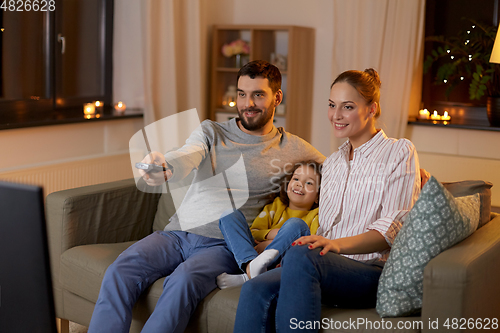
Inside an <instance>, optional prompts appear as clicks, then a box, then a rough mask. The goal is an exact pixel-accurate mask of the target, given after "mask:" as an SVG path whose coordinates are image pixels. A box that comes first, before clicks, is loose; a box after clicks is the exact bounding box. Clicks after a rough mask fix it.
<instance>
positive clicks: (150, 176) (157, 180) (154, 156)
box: [139, 151, 172, 186]
mask: <svg viewBox="0 0 500 333" xmlns="http://www.w3.org/2000/svg"><path fill="white" fill-rule="evenodd" d="M141 163H147V164H156V165H162V166H164V167H165V168H168V166H167V162H166V161H165V156H163V154H162V153H159V152H157V151H153V152H151V153H150V154H148V155H146V157H144V158H143V159H142V161H141ZM139 174H140V175H141V177H142V178H143V179H144V181H145V182H146V184H148V185H149V186H159V185H162V184H163V183H165V182H166V181H167V180H169V179H170V177H172V171H171V170H170V169H169V170H167V171H163V172H154V171H150V172H145V171H144V170H141V169H139Z"/></svg>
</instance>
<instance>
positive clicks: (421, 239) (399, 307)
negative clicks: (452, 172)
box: [377, 177, 480, 317]
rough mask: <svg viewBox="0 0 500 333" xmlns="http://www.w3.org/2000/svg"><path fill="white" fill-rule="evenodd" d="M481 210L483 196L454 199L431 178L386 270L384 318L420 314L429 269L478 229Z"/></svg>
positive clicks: (380, 307)
mask: <svg viewBox="0 0 500 333" xmlns="http://www.w3.org/2000/svg"><path fill="white" fill-rule="evenodd" d="M479 207H480V199H479V194H477V193H476V194H474V195H472V196H466V197H459V198H454V197H453V196H452V195H451V194H450V192H448V191H447V190H446V189H445V188H444V187H443V185H442V184H440V183H439V182H438V181H437V180H436V179H435V178H434V177H431V178H430V179H429V181H428V182H427V183H426V184H425V186H424V188H423V189H422V192H421V193H420V197H419V198H418V200H417V202H416V203H415V206H414V207H413V208H412V210H411V211H410V213H409V216H408V218H407V220H406V222H405V223H404V224H403V227H402V228H401V230H400V231H399V233H398V235H397V236H396V239H395V240H394V244H393V246H392V248H391V253H390V255H389V258H388V259H387V262H386V264H385V267H384V269H383V271H382V275H381V277H380V281H379V286H378V293H377V312H378V313H379V314H380V316H382V317H397V316H404V315H410V314H414V313H417V312H419V311H420V309H421V307H422V297H423V272H424V268H425V266H426V265H427V263H428V262H429V261H430V260H431V259H432V258H434V257H435V256H437V255H438V254H439V253H441V252H442V251H444V250H446V249H448V248H450V247H451V246H453V245H455V244H456V243H458V242H460V241H462V240H463V239H465V238H466V237H468V236H469V235H470V234H472V233H473V232H474V231H475V230H476V228H477V226H478V223H479Z"/></svg>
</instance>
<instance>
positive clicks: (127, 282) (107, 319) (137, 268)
mask: <svg viewBox="0 0 500 333" xmlns="http://www.w3.org/2000/svg"><path fill="white" fill-rule="evenodd" d="M238 271H239V269H238V266H237V265H236V262H235V261H234V258H233V255H232V253H231V252H230V251H229V249H228V248H227V247H226V244H225V242H224V240H222V239H215V238H208V237H203V236H199V235H195V234H191V233H188V232H183V231H170V232H167V231H157V232H155V233H153V234H151V235H149V236H147V237H145V238H143V239H142V240H140V241H138V242H137V243H135V244H133V245H132V246H130V247H129V248H128V249H126V250H125V251H123V253H122V254H120V255H119V256H118V258H116V260H115V261H114V262H113V264H111V265H110V266H109V267H108V269H107V270H106V274H105V275H104V279H103V281H102V285H101V291H100V293H99V298H98V299H97V303H96V305H95V308H94V313H93V315H92V320H91V322H90V326H89V333H93V332H103V333H109V332H123V333H126V332H128V331H129V329H130V323H131V321H132V308H133V306H134V304H135V302H136V301H137V299H138V298H139V296H140V295H141V294H142V292H143V291H144V290H146V289H147V288H148V287H149V286H150V285H151V284H153V282H155V281H156V280H158V279H159V278H161V277H164V276H166V279H165V282H164V284H163V292H162V294H161V296H160V298H159V299H158V302H157V304H156V307H155V309H154V311H153V313H152V314H151V316H150V317H149V319H148V321H147V322H146V324H145V326H144V328H143V330H142V331H143V332H148V333H152V332H162V333H163V332H184V330H185V328H186V326H187V324H188V322H189V318H190V317H191V315H192V313H193V312H194V310H195V309H196V306H197V305H198V303H199V302H200V300H202V299H203V298H204V297H205V296H206V295H208V293H210V292H211V291H212V290H213V289H215V288H216V287H217V284H216V278H217V276H218V275H219V274H221V273H224V272H231V273H237V272H238Z"/></svg>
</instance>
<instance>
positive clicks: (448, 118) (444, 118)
mask: <svg viewBox="0 0 500 333" xmlns="http://www.w3.org/2000/svg"><path fill="white" fill-rule="evenodd" d="M450 119H451V117H450V116H449V115H448V111H445V112H444V115H443V116H441V120H450Z"/></svg>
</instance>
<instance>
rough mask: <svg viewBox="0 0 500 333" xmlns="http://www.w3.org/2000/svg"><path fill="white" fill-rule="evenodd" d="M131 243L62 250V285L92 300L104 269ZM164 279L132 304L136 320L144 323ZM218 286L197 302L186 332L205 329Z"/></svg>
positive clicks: (99, 287) (161, 289)
mask: <svg viewBox="0 0 500 333" xmlns="http://www.w3.org/2000/svg"><path fill="white" fill-rule="evenodd" d="M132 244H134V242H125V243H116V244H92V245H82V246H76V247H73V248H71V249H69V250H67V251H65V252H64V253H63V254H62V256H61V271H60V280H61V281H60V282H61V284H62V286H63V287H64V288H65V289H67V290H68V291H70V292H71V293H73V294H75V295H78V296H80V297H83V298H85V299H86V300H88V301H91V302H93V303H95V302H96V301H97V297H98V296H99V290H100V289H101V283H102V279H103V277H104V273H105V272H106V269H107V268H108V266H109V265H111V263H113V261H114V260H115V259H116V258H117V257H118V255H120V253H122V252H123V251H124V250H126V249H127V248H128V247H129V246H130V245H132ZM164 281H165V278H161V279H159V280H157V281H156V282H155V283H153V284H152V285H151V286H150V287H149V288H148V289H146V291H144V293H143V294H142V295H141V297H140V298H139V300H138V301H137V303H136V305H135V307H134V313H133V317H134V319H135V320H138V321H139V322H141V323H142V324H143V323H144V322H145V321H146V320H147V319H148V317H149V316H150V314H151V312H152V311H153V309H154V308H155V306H156V303H157V302H158V299H159V298H160V295H161V293H162V291H163V282H164ZM217 290H219V289H216V290H214V291H212V292H211V293H210V294H209V295H207V297H205V299H204V300H202V301H201V302H200V303H199V304H198V307H197V308H196V311H195V313H194V314H193V316H192V317H191V320H190V322H189V325H188V327H187V328H186V332H199V333H204V332H207V331H206V327H207V308H208V304H209V303H210V300H211V299H212V297H213V296H214V295H215V294H216V292H217ZM142 324H141V325H142Z"/></svg>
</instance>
